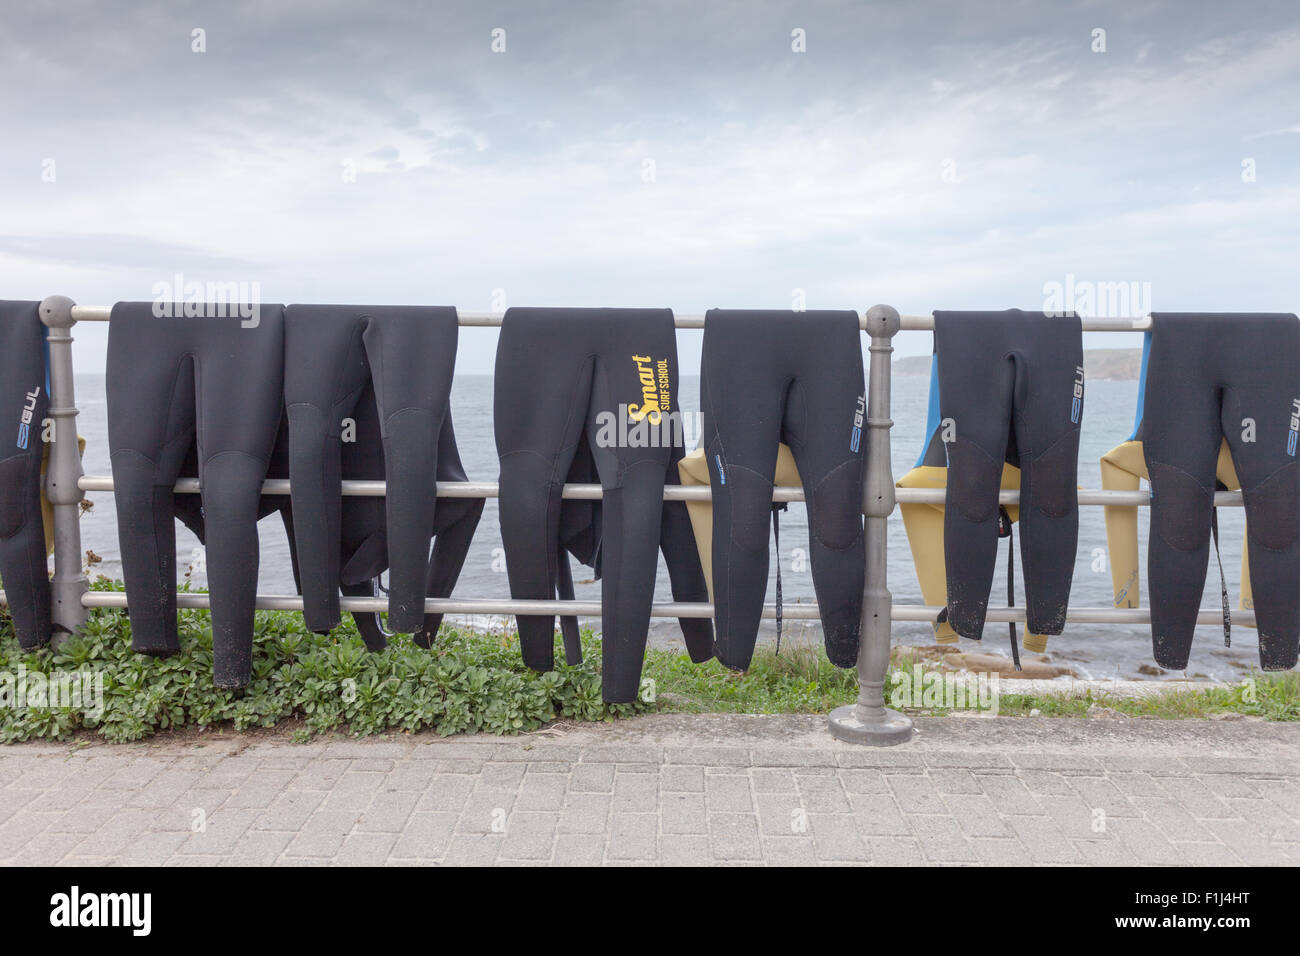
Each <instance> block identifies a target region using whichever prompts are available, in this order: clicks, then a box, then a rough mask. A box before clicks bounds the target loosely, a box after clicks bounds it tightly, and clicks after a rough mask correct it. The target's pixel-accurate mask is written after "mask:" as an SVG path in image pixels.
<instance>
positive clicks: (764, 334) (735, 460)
mask: <svg viewBox="0 0 1300 956" xmlns="http://www.w3.org/2000/svg"><path fill="white" fill-rule="evenodd" d="M863 383H864V375H863V368H862V344H861V335H860V331H859V326H858V316H857V313H856V312H790V311H742V310H725V309H713V310H711V311H710V312H709V313H708V314H707V316H706V317H705V322H704V351H703V359H702V362H701V369H700V407H701V412H702V415H703V419H704V436H703V439H702V442H701V444H702V446H703V447H704V451H705V456H706V458H707V459H708V464H709V479H710V486H711V488H712V494H713V598H714V620H715V622H716V625H717V642H716V653H717V658H718V660H719V661H721V662H722V663H723V664H724V665H725V666H727V667H730V668H733V669H736V670H744V669H745V668H747V667H748V666H749V663H750V660H751V658H752V657H753V653H754V644H755V641H756V640H757V638H758V626H759V621H760V619H761V617H762V613H763V598H764V595H765V593H766V591H767V574H768V558H769V552H768V524H769V522H770V520H771V518H770V516H771V514H772V487H773V478H774V476H775V473H776V461H777V446H778V445H779V444H780V443H781V442H785V443H786V444H787V445H789V446H790V450H791V451H792V452H793V453H794V460H795V464H796V465H797V466H798V471H799V475H800V477H801V478H802V479H803V489H804V497H805V502H806V504H807V509H808V536H809V545H810V557H811V565H812V578H813V588H814V590H815V591H816V594H817V606H818V608H819V611H820V615H821V623H822V633H823V638H824V640H825V643H826V654H827V656H828V657H829V658H830V660H831V662H832V663H833V664H835V665H837V666H839V667H852V666H854V665H855V664H856V663H857V655H858V630H859V625H860V622H859V618H860V615H861V612H862V589H863V579H864V575H865V571H866V547H865V541H864V538H863V534H862V467H863V458H864V452H865V448H864V445H863V433H862V429H863V427H864V418H865V414H866V404H865V399H864V388H863Z"/></svg>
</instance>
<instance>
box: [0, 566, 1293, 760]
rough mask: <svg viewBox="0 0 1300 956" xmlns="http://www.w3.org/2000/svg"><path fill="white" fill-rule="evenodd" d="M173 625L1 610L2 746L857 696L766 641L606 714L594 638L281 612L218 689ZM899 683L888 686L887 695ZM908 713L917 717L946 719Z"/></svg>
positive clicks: (1267, 690)
mask: <svg viewBox="0 0 1300 956" xmlns="http://www.w3.org/2000/svg"><path fill="white" fill-rule="evenodd" d="M94 587H95V589H96V590H115V589H118V590H120V588H121V585H120V584H113V583H109V582H106V581H102V580H101V581H100V582H98V583H96V584H95V585H94ZM178 619H179V632H180V643H181V651H180V653H178V654H175V655H173V656H171V657H166V658H157V657H147V656H143V655H139V654H135V653H132V651H131V650H130V640H131V629H130V621H129V620H128V618H127V615H126V614H125V612H121V611H115V610H106V609H101V610H95V611H92V612H91V614H90V619H89V621H88V622H87V624H86V627H85V628H84V629H83V631H82V633H80V634H78V635H76V636H73V637H70V638H68V639H67V640H66V641H64V642H63V643H62V644H61V645H60V647H59V649H58V650H57V651H55V650H52V649H50V648H45V649H42V650H39V651H35V652H30V653H28V652H25V651H23V650H22V649H21V648H20V647H19V646H18V642H17V640H16V639H15V637H14V634H13V629H12V627H11V625H10V622H9V619H8V616H7V614H6V613H5V610H4V608H0V742H5V743H8V742H13V741H20V740H29V739H67V738H69V737H72V736H74V735H77V734H90V735H95V736H98V737H100V738H102V739H105V740H109V741H115V742H122V741H131V740H139V739H142V738H145V737H149V736H151V735H153V734H156V733H160V732H166V731H173V730H180V729H192V728H199V729H202V728H211V727H227V728H231V729H233V730H236V731H244V730H252V729H256V728H273V729H276V730H277V731H278V732H282V733H291V734H292V735H293V737H294V738H295V739H309V738H311V737H312V736H315V735H317V734H322V733H326V732H332V731H337V732H346V733H350V734H354V735H367V734H376V733H384V732H411V733H414V732H419V731H432V732H434V733H438V734H455V733H467V732H478V731H487V732H491V733H497V734H515V733H521V732H526V731H531V730H536V729H538V728H540V727H542V726H544V725H545V724H547V723H549V722H551V721H554V720H557V719H565V720H574V721H609V720H614V719H616V718H619V717H626V716H632V715H635V714H640V713H646V712H651V711H659V712H670V713H695V714H698V713H743V714H798V713H810V714H825V713H827V712H828V711H830V710H831V709H833V708H835V707H837V706H839V705H841V704H846V703H849V702H851V701H853V700H854V699H855V698H856V696H857V682H856V677H855V674H854V673H853V672H852V671H846V670H841V669H839V668H836V667H833V666H832V665H831V663H830V662H829V661H828V660H827V659H826V655H825V653H824V652H823V651H822V650H821V649H820V648H814V647H811V646H807V645H805V646H800V647H795V648H790V647H788V646H787V647H786V648H785V649H784V650H783V651H782V652H781V653H780V654H779V655H777V654H775V653H774V652H773V651H772V650H771V649H770V648H760V649H759V650H758V651H757V652H756V653H755V655H754V660H753V664H752V665H751V667H750V669H749V670H748V671H747V672H746V673H743V674H738V673H735V672H733V671H729V670H727V669H725V668H723V667H722V666H721V665H720V664H718V663H717V662H716V661H711V662H709V663H707V664H704V665H696V664H692V663H691V662H690V661H689V659H688V658H687V657H686V656H685V655H683V654H679V653H675V652H671V651H665V650H651V651H649V652H648V654H647V655H646V662H645V669H644V678H645V679H646V680H647V681H649V682H650V683H648V684H647V685H646V687H647V691H646V693H645V695H644V696H645V698H646V699H644V700H638V701H636V702H634V703H631V704H615V705H611V704H606V703H604V702H603V701H602V700H601V695H600V673H599V662H600V640H599V638H598V637H596V636H595V635H593V634H592V633H590V632H589V631H587V632H584V633H583V646H584V651H585V661H584V663H583V664H581V665H578V666H575V667H569V666H567V665H564V664H563V663H562V662H563V659H564V658H563V653H562V652H561V651H560V650H558V649H557V652H556V661H557V668H556V670H554V671H552V672H550V673H547V674H538V673H535V672H533V671H530V670H528V669H527V668H525V667H524V666H523V663H522V661H521V660H520V657H519V648H518V644H517V641H516V639H515V637H514V635H513V634H508V635H499V634H497V635H493V634H483V633H477V632H471V631H460V630H456V629H454V628H450V627H444V628H443V629H442V631H441V632H440V633H439V636H438V641H437V646H436V647H435V648H434V649H433V650H432V651H429V650H425V649H423V648H420V647H417V646H415V644H414V643H413V642H412V641H411V639H410V638H409V637H407V636H405V635H401V636H398V637H397V638H395V639H394V640H393V641H392V643H391V644H390V646H389V648H388V649H387V650H385V651H384V652H382V653H379V654H372V653H370V652H368V651H367V650H366V649H365V646H364V644H362V642H361V639H360V637H359V635H358V634H357V633H356V629H355V627H354V626H353V624H352V621H351V618H350V617H347V616H346V615H345V623H344V624H343V625H342V626H340V627H339V628H337V629H335V631H334V632H333V633H331V634H328V635H319V634H312V633H310V632H308V631H306V630H305V629H304V628H303V625H302V616H301V615H300V614H297V613H290V612H272V611H259V612H258V613H257V617H256V627H255V637H254V652H253V662H254V663H253V680H252V682H251V683H250V684H249V686H248V687H247V688H245V689H243V690H240V691H227V690H218V689H216V688H214V687H212V682H211V673H212V638H211V631H210V629H209V619H208V614H207V612H205V611H197V610H182V611H181V612H180V613H179V618H178ZM557 643H558V642H557ZM917 663H918V658H917V657H916V656H914V655H913V654H912V653H911V652H910V651H909V650H908V649H905V648H900V649H899V650H898V651H897V652H896V660H895V664H896V666H898V667H900V668H903V669H906V671H907V673H908V674H910V673H911V670H910V668H911V667H912V666H913V665H916V664H917ZM920 666H923V667H924V666H926V665H924V664H923V663H922V664H920ZM20 668H21V669H22V670H20ZM23 671H25V673H26V674H27V675H47V676H48V675H50V674H51V673H52V672H63V673H68V672H74V673H86V674H90V675H92V676H94V677H95V678H96V679H98V680H99V681H101V682H102V683H101V686H102V691H103V693H102V704H103V706H102V711H101V710H97V709H96V708H93V707H90V708H88V707H87V706H50V705H40V703H41V702H40V701H39V700H38V701H35V702H33V701H31V700H29V701H28V702H27V703H26V705H25V706H22V707H16V706H14V701H13V700H12V699H10V698H9V697H8V696H6V695H7V694H12V693H13V687H14V686H15V681H16V679H17V678H16V675H18V674H20V673H22V672H23ZM898 673H899V672H898V671H896V672H895V674H898ZM31 679H32V678H30V677H29V678H28V680H29V681H30V680H31ZM889 688H890V684H887V685H886V690H887V693H888V690H889ZM997 703H998V713H999V714H1001V715H1004V716H1021V715H1029V714H1031V713H1035V714H1037V715H1041V716H1053V717H1088V716H1093V715H1096V714H1097V713H1098V709H1102V710H1103V711H1104V712H1105V713H1106V714H1107V715H1108V716H1116V715H1122V716H1128V717H1159V718H1194V717H1213V716H1216V715H1221V714H1239V715H1245V716H1255V717H1262V718H1265V719H1268V720H1279V721H1281V720H1285V721H1291V720H1300V674H1296V673H1286V674H1281V675H1263V674H1256V675H1254V676H1253V677H1251V678H1249V679H1248V680H1246V681H1244V682H1243V683H1241V684H1237V685H1230V686H1229V685H1225V686H1224V687H1216V688H1213V689H1209V690H1197V691H1193V690H1178V691H1172V692H1168V693H1165V694H1161V695H1159V696H1154V697H1150V698H1142V699H1124V698H1111V697H1105V696H1087V697H1082V698H1063V697H1059V696H1051V695H1035V696H1026V695H1015V694H1002V695H1000V697H999V700H998V702H997ZM905 709H906V710H907V712H908V713H911V714H936V715H942V714H945V713H947V712H948V711H945V710H944V709H942V708H929V709H926V708H913V707H908V708H905Z"/></svg>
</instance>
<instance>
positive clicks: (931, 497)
mask: <svg viewBox="0 0 1300 956" xmlns="http://www.w3.org/2000/svg"><path fill="white" fill-rule="evenodd" d="M945 494H946V491H945V490H944V489H943V488H898V489H896V490H895V491H894V499H895V500H896V501H897V502H898V503H899V504H904V505H941V504H943V503H944V495H945ZM998 504H1000V505H1018V504H1020V492H1019V491H1001V492H999V493H998ZM1079 504H1081V505H1104V506H1107V507H1110V506H1115V505H1125V506H1136V507H1139V508H1144V507H1147V506H1148V505H1150V504H1151V493H1150V492H1148V491H1106V490H1098V489H1093V488H1081V489H1079ZM1214 504H1215V507H1218V508H1240V507H1241V506H1242V499H1241V492H1240V491H1216V492H1215V493H1214Z"/></svg>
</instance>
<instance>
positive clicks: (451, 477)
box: [415, 411, 487, 647]
mask: <svg viewBox="0 0 1300 956" xmlns="http://www.w3.org/2000/svg"><path fill="white" fill-rule="evenodd" d="M438 480H439V481H465V480H467V479H466V475H465V469H464V467H463V466H462V465H461V462H460V451H459V449H458V448H457V447H456V430H455V429H454V428H453V427H452V423H451V412H450V411H448V412H447V417H446V418H445V419H444V420H443V423H442V431H441V432H439V434H438ZM486 503H487V502H486V501H485V499H483V498H439V499H438V510H437V513H436V515H435V519H434V529H433V530H434V544H433V556H432V557H431V558H430V559H429V571H428V576H427V577H426V578H425V582H424V590H425V593H426V594H427V595H428V596H429V597H431V598H447V597H451V592H452V589H453V588H455V586H456V581H457V580H458V579H459V578H460V572H461V569H462V568H463V567H464V566H465V558H466V556H467V555H468V554H469V546H470V542H471V541H472V540H473V538H474V532H475V530H476V529H477V528H478V523H479V519H480V518H481V517H482V516H483V506H484V505H485V504H486ZM441 625H442V615H441V614H426V615H425V616H424V627H423V628H422V629H421V631H420V632H419V633H418V634H416V635H415V642H416V643H417V644H419V645H420V646H421V647H431V646H432V644H433V639H434V637H435V636H437V633H438V628H439V627H440V626H441Z"/></svg>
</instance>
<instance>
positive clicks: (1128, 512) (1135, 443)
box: [1099, 332, 1254, 610]
mask: <svg viewBox="0 0 1300 956" xmlns="http://www.w3.org/2000/svg"><path fill="white" fill-rule="evenodd" d="M1150 355H1151V333H1150V332H1148V333H1146V335H1145V336H1143V343H1142V371H1141V373H1140V375H1139V377H1138V402H1137V416H1136V418H1135V420H1134V423H1133V432H1132V434H1131V435H1129V437H1128V438H1127V439H1126V440H1125V441H1123V442H1121V443H1120V444H1118V445H1116V446H1115V447H1114V448H1112V449H1111V450H1110V451H1108V452H1106V454H1104V455H1102V456H1101V461H1100V462H1099V464H1100V466H1101V487H1102V490H1103V491H1137V490H1138V489H1139V488H1140V487H1141V484H1142V480H1143V479H1147V480H1148V481H1149V480H1150V476H1149V475H1148V474H1147V463H1146V458H1145V457H1144V456H1143V453H1142V393H1143V392H1144V391H1146V386H1147V362H1148V359H1149V357H1150ZM1214 477H1215V487H1216V489H1222V490H1224V491H1238V490H1240V488H1241V482H1239V481H1238V480H1237V469H1236V468H1234V467H1233V465H1232V451H1231V449H1230V448H1229V447H1228V442H1227V441H1226V440H1224V441H1223V442H1222V444H1220V445H1219V458H1218V461H1217V462H1216V463H1215V468H1214ZM1102 510H1103V511H1105V513H1106V550H1107V551H1108V552H1109V556H1110V579H1111V584H1112V586H1113V589H1114V605H1115V607H1122V608H1135V607H1141V606H1142V587H1141V580H1140V578H1139V574H1138V570H1139V567H1138V508H1137V506H1136V505H1106V507H1105V508H1104V509H1102ZM1239 606H1240V607H1243V608H1246V609H1248V610H1249V609H1253V607H1254V603H1253V598H1252V596H1251V592H1250V549H1249V548H1248V547H1247V545H1246V541H1245V539H1244V537H1243V540H1242V544H1241V597H1240V604H1239Z"/></svg>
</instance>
